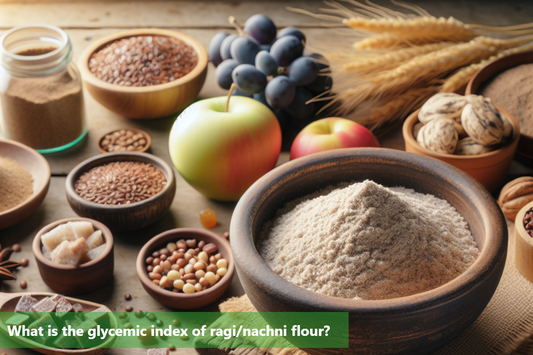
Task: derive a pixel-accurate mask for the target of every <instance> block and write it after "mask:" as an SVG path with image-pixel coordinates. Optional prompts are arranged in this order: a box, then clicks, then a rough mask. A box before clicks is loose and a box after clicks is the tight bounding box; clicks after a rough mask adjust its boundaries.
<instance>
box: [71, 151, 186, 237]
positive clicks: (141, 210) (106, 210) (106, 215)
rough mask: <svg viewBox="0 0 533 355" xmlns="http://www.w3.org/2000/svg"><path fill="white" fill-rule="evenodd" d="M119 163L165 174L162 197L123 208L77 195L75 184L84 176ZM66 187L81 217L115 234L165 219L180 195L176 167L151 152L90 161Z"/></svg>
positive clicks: (75, 172)
mask: <svg viewBox="0 0 533 355" xmlns="http://www.w3.org/2000/svg"><path fill="white" fill-rule="evenodd" d="M118 161H136V162H142V163H149V164H152V165H153V166H155V167H156V168H157V169H159V170H160V171H161V172H162V173H163V175H165V178H166V179H167V184H166V186H165V187H164V188H163V190H161V191H160V192H159V193H158V194H156V195H154V196H152V197H150V198H148V199H146V200H143V201H141V202H136V203H131V204H129V205H120V206H114V205H102V204H99V203H94V202H90V201H87V200H85V199H84V198H82V197H80V196H79V195H78V194H77V193H76V190H75V187H74V185H75V184H76V181H78V179H79V178H80V176H81V175H82V174H83V173H85V172H87V171H89V170H91V169H92V168H94V167H96V166H99V165H103V164H107V163H112V162H118ZM65 184H66V192H67V201H68V203H69V204H70V207H71V208H72V210H73V211H74V212H76V214H77V215H78V216H81V217H87V218H92V219H96V220H97V221H100V222H102V223H104V224H105V225H106V226H108V227H109V228H110V229H111V230H113V231H114V232H115V231H116V232H125V231H131V230H136V229H140V228H143V227H146V226H148V225H150V224H152V223H154V222H156V221H158V220H159V219H161V218H163V216H164V215H165V214H166V213H167V212H168V210H169V209H170V205H171V204H172V201H173V200H174V195H175V193H176V180H175V179H174V172H173V171H172V168H171V167H170V166H169V165H168V164H167V163H165V162H164V161H163V160H162V159H161V158H158V157H156V156H154V155H151V154H147V153H132V152H120V153H108V154H103V155H98V156H95V157H92V158H89V159H87V160H85V161H84V162H82V163H81V164H79V165H78V166H76V167H75V168H74V169H72V170H71V172H70V173H69V174H68V176H67V180H66V183H65Z"/></svg>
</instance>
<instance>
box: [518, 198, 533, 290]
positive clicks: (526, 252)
mask: <svg viewBox="0 0 533 355" xmlns="http://www.w3.org/2000/svg"><path fill="white" fill-rule="evenodd" d="M531 208H533V202H530V203H528V204H527V205H525V206H524V207H523V208H522V209H521V210H520V212H518V214H517V215H516V219H515V222H514V226H515V230H516V231H515V237H516V239H515V264H516V267H517V269H518V270H519V271H520V273H521V274H522V275H524V277H525V278H526V279H528V280H529V281H531V282H533V238H532V237H530V236H529V234H527V232H526V229H525V228H524V223H523V221H524V216H525V215H526V212H527V211H529V210H530V209H531Z"/></svg>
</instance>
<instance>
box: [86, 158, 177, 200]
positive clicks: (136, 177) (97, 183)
mask: <svg viewBox="0 0 533 355" xmlns="http://www.w3.org/2000/svg"><path fill="white" fill-rule="evenodd" d="M166 183H167V179H166V178H165V175H163V173H162V172H161V171H160V170H159V169H157V168H156V167H154V166H153V165H152V164H146V163H140V162H132V161H128V162H115V163H109V164H105V165H101V166H97V167H94V168H92V169H91V170H89V171H87V172H86V173H84V174H83V175H82V176H80V178H79V179H78V181H76V184H75V190H76V193H77V194H78V195H79V196H80V197H82V198H84V199H86V200H87V201H91V202H95V203H99V204H102V205H124V204H130V203H135V202H140V201H143V200H146V199H147V198H150V197H152V196H154V195H156V194H157V193H159V192H160V191H161V190H162V189H163V188H164V187H165V185H166Z"/></svg>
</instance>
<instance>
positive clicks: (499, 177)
mask: <svg viewBox="0 0 533 355" xmlns="http://www.w3.org/2000/svg"><path fill="white" fill-rule="evenodd" d="M497 108H498V110H500V112H502V113H503V114H505V115H506V116H507V117H509V119H510V120H511V123H512V125H513V128H514V130H513V138H512V141H511V142H510V143H509V144H507V145H505V146H504V147H502V148H500V149H497V150H494V151H492V152H488V153H485V154H479V155H454V154H443V153H437V152H434V151H432V150H429V149H426V148H423V147H422V146H421V145H420V144H418V142H417V141H416V139H415V137H414V136H413V127H414V126H415V124H417V123H418V113H419V112H420V110H417V111H415V112H413V113H412V114H411V115H410V116H409V117H408V118H407V120H405V122H404V124H403V129H402V133H403V139H404V141H405V151H407V152H410V153H416V154H420V155H425V156H428V157H431V158H434V159H438V160H442V161H443V162H446V163H448V164H450V165H453V166H455V167H456V168H459V169H461V170H463V171H464V172H466V173H467V174H468V175H470V176H472V177H473V178H474V179H476V180H477V181H479V182H480V183H481V184H482V185H483V186H485V188H486V189H487V190H489V191H490V192H491V193H494V192H496V191H498V189H499V188H501V187H502V185H503V183H504V182H505V178H506V175H507V171H508V170H509V166H510V165H511V162H512V161H513V157H514V154H515V152H516V146H517V145H518V140H519V138H520V126H519V124H518V122H517V121H516V119H515V118H514V117H513V116H511V115H510V114H509V113H508V112H507V111H505V110H504V109H502V108H501V107H499V106H497Z"/></svg>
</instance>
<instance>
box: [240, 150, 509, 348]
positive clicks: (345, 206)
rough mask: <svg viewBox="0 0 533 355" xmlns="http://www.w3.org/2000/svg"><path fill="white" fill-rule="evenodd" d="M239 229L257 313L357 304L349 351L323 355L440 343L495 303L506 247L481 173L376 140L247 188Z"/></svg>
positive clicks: (245, 278)
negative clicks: (478, 175) (379, 146)
mask: <svg viewBox="0 0 533 355" xmlns="http://www.w3.org/2000/svg"><path fill="white" fill-rule="evenodd" d="M230 234H231V236H232V248H233V252H234V256H235V262H236V266H237V272H238V275H239V278H240V280H241V282H242V284H243V287H244V289H245V291H246V293H247V295H248V297H249V298H250V300H251V301H252V303H253V304H254V306H255V307H256V309H257V310H258V311H263V312H287V311H289V312H291V311H292V312H294V311H318V312H320V311H322V312H325V311H327V312H349V314H350V330H349V331H350V349H307V350H308V351H309V352H310V353H314V354H333V353H339V352H343V350H345V351H346V352H354V351H355V352H360V353H373V354H374V353H375V354H393V353H398V352H402V353H403V352H405V353H409V354H426V353H431V352H433V351H435V350H437V349H439V348H441V347H442V346H444V345H446V344H447V343H449V342H450V341H451V340H453V339H454V338H456V337H457V336H458V335H460V334H461V333H462V332H463V331H464V330H465V329H466V328H467V327H468V326H469V325H470V324H472V322H473V321H474V320H475V319H476V318H477V317H478V316H479V315H480V314H481V312H482V311H483V309H484V308H485V307H486V305H487V303H488V302H489V300H490V298H491V297H492V294H493V293H494V291H495V290H496V287H497V285H498V282H499V280H500V277H501V274H502V272H503V267H504V264H505V258H506V250H507V249H506V247H507V227H506V223H505V219H504V217H503V215H502V213H501V211H500V209H499V208H498V206H497V204H496V203H495V201H494V200H493V198H492V196H491V195H490V194H489V193H488V192H487V190H485V189H484V188H483V187H482V186H481V185H480V184H479V183H478V182H476V181H475V180H474V179H472V178H471V177H469V176H468V175H466V174H465V173H464V172H462V171H460V170H458V169H456V168H454V167H452V166H450V165H448V164H445V163H442V162H440V161H437V160H434V159H431V158H427V157H423V156H419V155H415V154H411V153H405V152H401V151H394V150H388V149H374V148H362V149H342V150H334V151H330V152H324V153H319V154H314V155H311V156H308V157H304V158H301V159H297V160H295V161H291V162H289V163H286V164H284V165H282V166H280V167H278V168H277V169H274V170H273V171H272V172H270V173H269V174H267V175H265V176H264V177H263V178H261V179H260V180H258V181H257V182H256V183H255V184H254V185H253V186H252V187H251V188H250V189H249V190H248V191H247V192H246V193H245V194H244V195H243V197H242V198H241V200H240V201H239V203H238V205H237V207H236V209H235V212H234V214H233V217H232V221H231V226H230ZM272 321H274V322H275V320H272ZM291 340H292V341H294V342H297V341H298V339H291ZM295 345H297V346H305V345H304V344H296V343H295Z"/></svg>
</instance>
